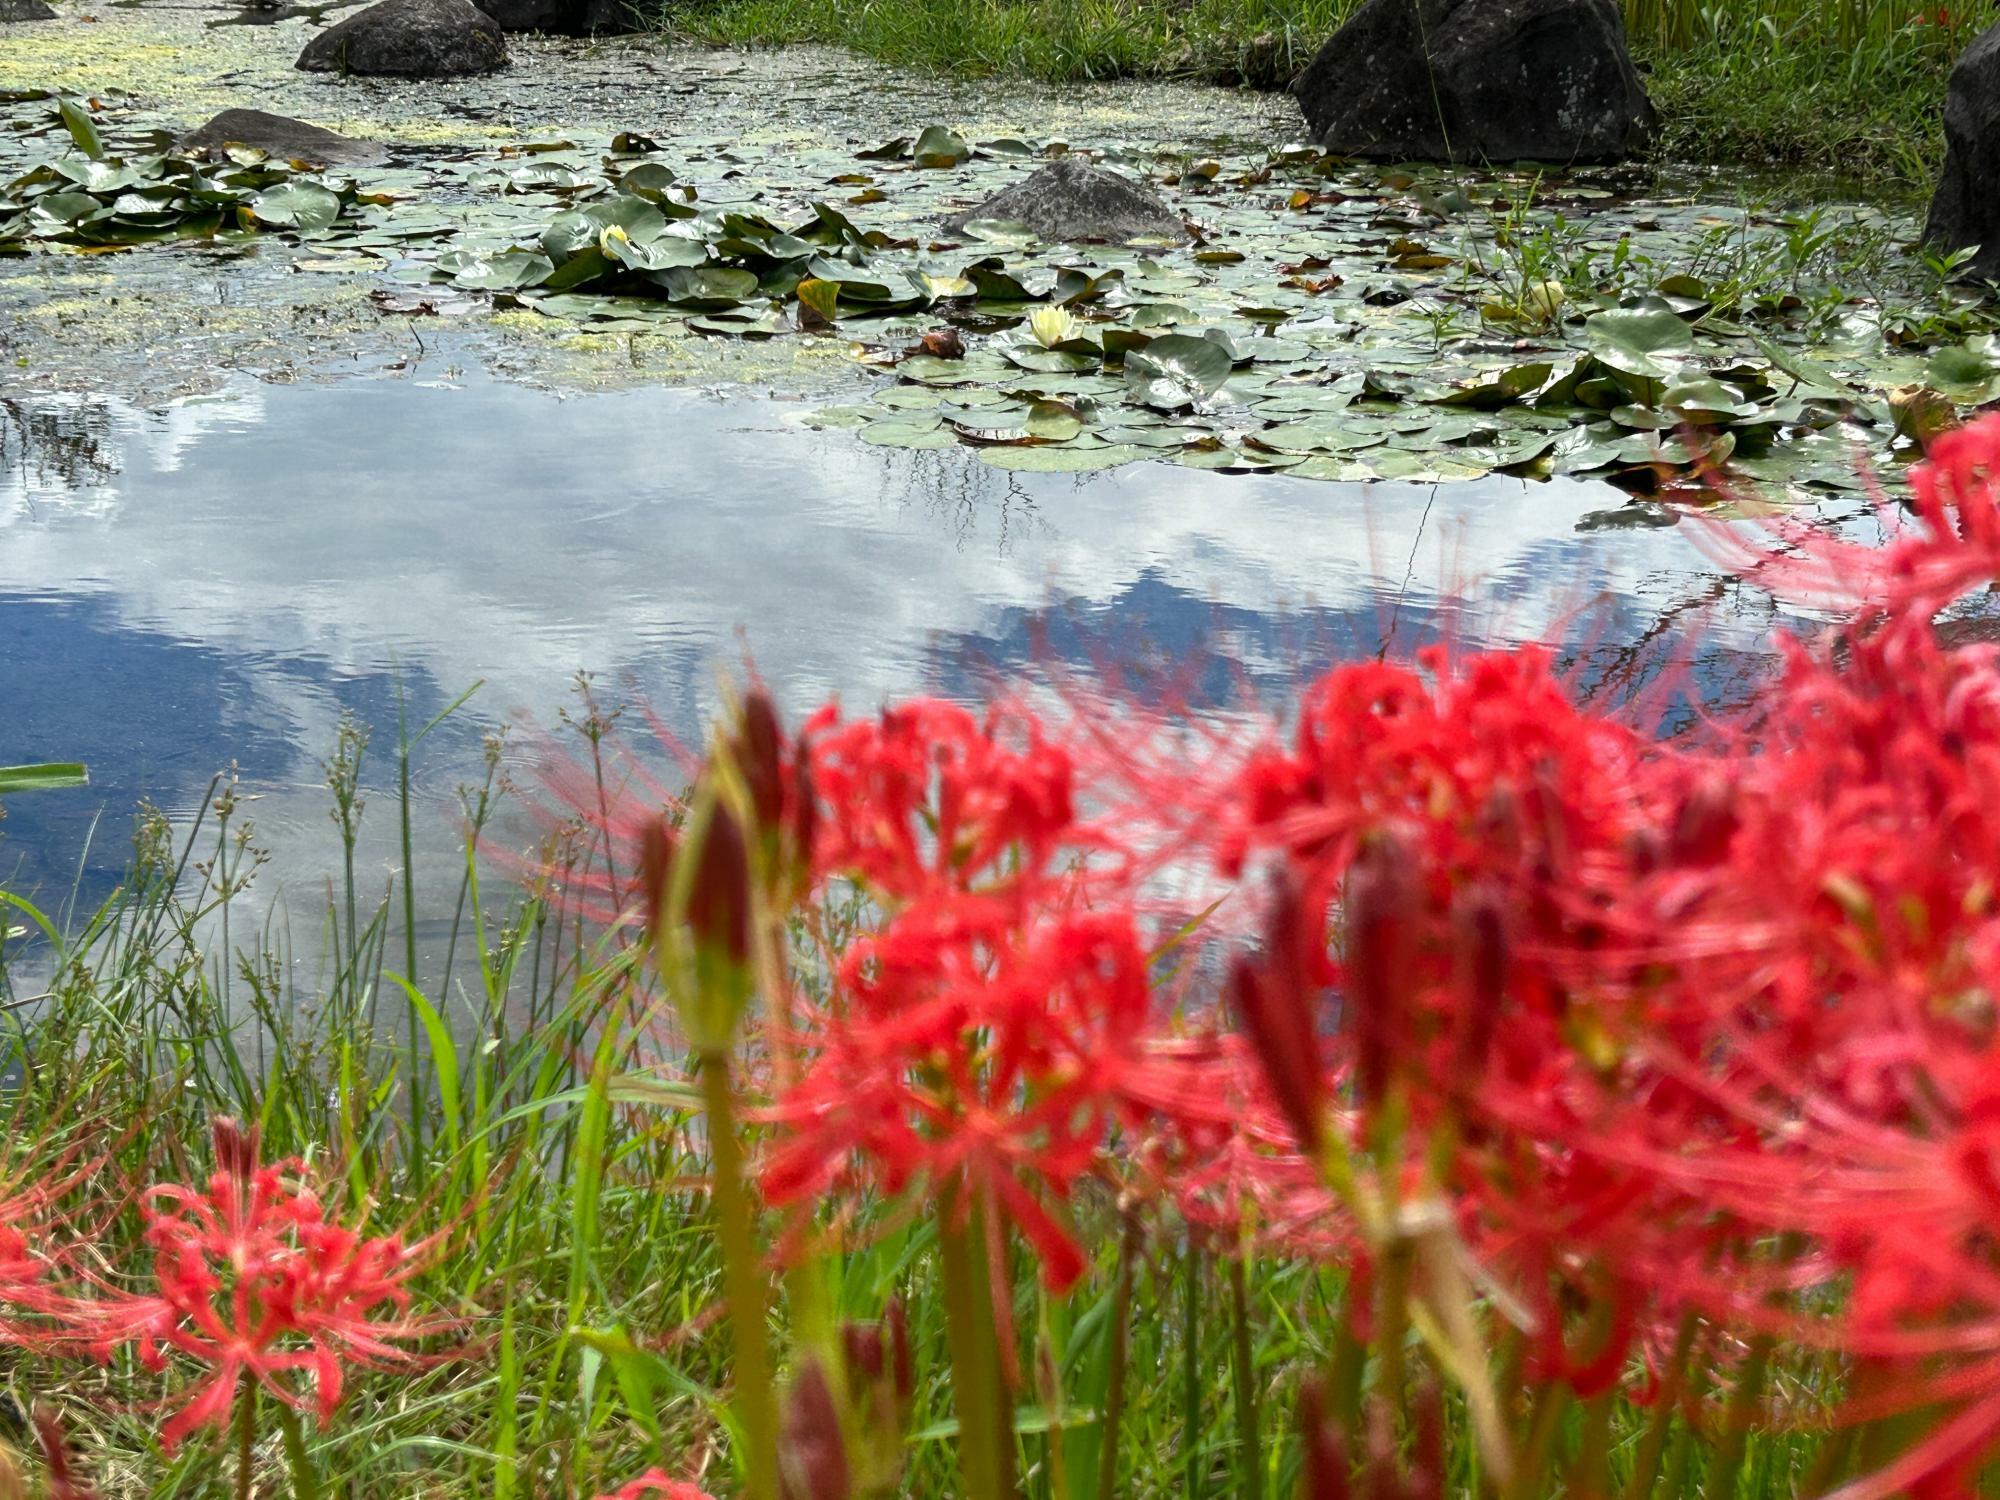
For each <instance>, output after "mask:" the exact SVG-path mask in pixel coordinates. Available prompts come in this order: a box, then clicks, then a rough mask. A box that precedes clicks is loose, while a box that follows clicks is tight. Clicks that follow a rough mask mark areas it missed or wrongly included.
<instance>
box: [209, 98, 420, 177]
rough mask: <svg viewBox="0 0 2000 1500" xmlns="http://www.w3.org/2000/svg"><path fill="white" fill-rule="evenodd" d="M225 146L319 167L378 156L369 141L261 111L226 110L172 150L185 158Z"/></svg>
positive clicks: (379, 151)
mask: <svg viewBox="0 0 2000 1500" xmlns="http://www.w3.org/2000/svg"><path fill="white" fill-rule="evenodd" d="M224 146H254V147H256V149H257V150H259V151H264V152H268V153H269V154H270V155H272V156H275V157H278V158H280V159H281V160H284V161H308V162H316V163H320V164H332V163H338V162H356V161H369V160H372V159H373V158H375V157H377V156H380V155H381V148H380V147H379V146H377V145H375V144H374V143H373V142H372V141H357V140H351V139H349V138H348V137H347V136H344V135H336V134H335V133H334V132H333V131H331V130H322V129H321V128H320V127H319V126H317V125H308V124H306V122H305V121H303V120H294V119H291V118H289V117H288V116H285V115H273V114H267V113H266V112H265V111H263V110H261V109H225V110H224V111H223V112H222V113H221V114H219V115H217V116H216V117H215V118H214V119H212V120H210V121H209V122H208V123H207V124H206V125H203V126H201V127H199V128H198V129H195V130H190V131H189V132H188V133H187V134H186V135H184V136H182V137H181V138H180V139H179V140H177V141H175V142H174V149H175V150H176V151H180V152H182V153H184V154H186V155H188V156H206V155H208V154H209V153H211V152H215V151H220V150H221V149H222V148H223V147H224Z"/></svg>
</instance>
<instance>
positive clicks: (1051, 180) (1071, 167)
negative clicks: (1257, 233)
mask: <svg viewBox="0 0 2000 1500" xmlns="http://www.w3.org/2000/svg"><path fill="white" fill-rule="evenodd" d="M979 219H1002V220H1007V221H1011V222H1013V223H1016V224H1025V225H1027V226H1028V228H1030V229H1032V230H1034V231H1035V233H1036V234H1037V235H1038V236H1040V237H1041V238H1042V239H1045V240H1050V241H1054V242H1058V243H1072V244H1073V243H1075V242H1077V241H1080V240H1104V241H1108V242H1110V243H1112V244H1120V245H1122V244H1126V243H1128V242H1129V241H1132V240H1184V239H1186V238H1187V225H1186V224H1185V223H1183V222H1182V220H1181V216H1180V215H1179V214H1177V213H1175V212H1174V211H1173V210H1172V209H1171V208H1169V207H1167V205H1166V204H1165V203H1163V202H1162V201H1161V200H1160V196H1159V195H1158V194H1157V193H1155V192H1154V191H1153V190H1152V189H1151V188H1149V187H1147V186H1146V185H1145V184H1144V183H1140V182H1134V181H1133V180H1132V179H1131V178H1130V177H1126V176H1124V175H1123V174H1121V173H1118V172H1112V171H1108V170H1107V169H1105V168H1103V167H1097V166H1092V165H1091V164H1090V163H1089V162H1087V161H1084V160H1083V159H1082V158H1081V157H1075V156H1059V157H1057V158H1056V159H1055V160H1054V161H1052V162H1050V163H1049V164H1048V165H1047V166H1046V167H1043V168H1042V169H1041V170H1040V171H1039V172H1036V173H1034V174H1033V175H1032V176H1030V177H1026V178H1023V179H1022V180H1021V181H1019V182H1017V183H1015V184H1014V185H1013V186H1012V187H1010V188H1006V189H1004V190H1003V191H1001V192H998V193H995V194H994V195H993V196H992V197H991V198H988V199H987V200H986V201H985V202H984V203H982V204H980V205H979V206H978V207H977V208H969V209H967V210H966V211H965V212H964V213H961V214H956V215H954V216H953V217H951V218H950V219H947V220H946V221H945V225H944V227H945V229H946V230H947V231H948V232H949V233H951V234H963V233H965V226H966V225H967V224H970V223H972V222H974V221H975V220H979Z"/></svg>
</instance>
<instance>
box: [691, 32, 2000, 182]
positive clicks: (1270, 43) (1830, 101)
mask: <svg viewBox="0 0 2000 1500" xmlns="http://www.w3.org/2000/svg"><path fill="white" fill-rule="evenodd" d="M1354 4H1355V0H1075V3H1071V4H1063V5H1049V4H1040V3H1029V0H667V8H666V10H665V12H664V14H663V18H662V24H663V25H664V26H665V27H666V28H667V29H669V30H671V31H674V32H677V33H679V34H681V35H684V36H687V37H689V38H691V39H694V40H698V41H703V42H707V43H711V44H717V45H730V46H766V45H783V44H788V43H801V42H812V43H822V44H832V45H840V46H847V47H852V48H854V49H855V50H857V51H860V52H863V53H866V54H868V55H870V56H873V57H876V58H879V59H881V60H883V61H885V62H889V63H893V64H896V65H898V66H902V67H909V68H914V69H918V70H926V71H933V72H949V73H973V74H990V75H999V76H1005V75H1010V74H1016V75H1023V76H1027V77H1031V78H1036V79H1040V80H1044V81H1048V82H1055V83H1065V82H1083V81H1104V80H1110V79H1128V78H1134V79H1190V80H1197V81H1202V82H1214V83H1224V84H1248V85H1250V86H1253V87H1264V88H1277V87H1282V86H1283V83H1284V81H1285V80H1286V79H1287V78H1289V77H1290V76H1291V75H1292V74H1293V73H1295V72H1296V71H1297V70H1298V69H1299V68H1301V67H1303V65H1304V64H1305V62H1306V61H1307V60H1309V59H1310V58H1311V56H1312V55H1313V52H1314V50H1315V49H1316V48H1317V47H1318V46H1319V45H1320V43H1321V42H1322V41H1324V40H1325V38H1326V37H1327V36H1329V35H1331V34H1332V32H1333V30H1334V28H1335V27H1336V26H1337V25H1338V24H1339V23H1340V21H1341V19H1342V18H1343V17H1344V16H1345V15H1347V14H1348V13H1349V12H1351V11H1352V9H1353V8H1354ZM1626 8H1627V13H1628V17H1629V19H1630V23H1631V28H1632V34H1633V50H1634V53H1635V56H1636V59H1637V61H1638V63H1639V65H1640V67H1641V68H1642V70H1644V71H1645V72H1646V73H1647V75H1648V77H1647V82H1648V87H1649V89H1650V91H1651V93H1652V96H1653V100H1654V103H1655V104H1656V105H1657V106H1658V108H1659V111H1660V116H1661V122H1662V130H1661V135H1660V139H1659V142H1658V144H1657V146H1656V148H1655V153H1654V155H1655V159H1656V160H1660V161H1664V162H1673V163H1685V164H1695V165H1724V164H1726V165H1742V166H1752V167H1759V168H1770V169H1782V170H1804V171H1814V172H1831V173H1839V174H1843V175H1848V176H1853V177H1858V178H1862V179H1865V180H1867V181H1868V182H1869V183H1870V184H1871V186H1873V187H1874V188H1876V189H1900V190H1912V189H1916V188H1918V187H1922V188H1924V189H1928V187H1929V185H1930V183H1931V181H1932V179H1933V177H1934V176H1935V173H1936V170H1937V166H1938V163H1939V161H1940V160H1941V158H1942V155H1943V137H1942V112H1943V104H1944V89H1945V79H1946V77H1947V75H1948V74H1949V72H1950V69H1951V65H1952V63H1953V61H1954V60H1955V59H1956V57H1957V56H1958V54H1959V53H1960V52H1961V51H1962V50H1963V49H1964V47H1965V46H1967V45H1968V44H1969V43H1970V42H1971V40H1972V39H1973V38H1974V37H1975V36H1977V35H1978V34H1979V31H1980V29H1981V28H1983V27H1984V26H1985V25H1986V24H1988V23H1990V22H1992V21H1993V20H1994V19H1995V18H1996V16H2000V7H1996V6H1995V5H1994V4H1993V3H1992V0H1977V3H1975V4H1972V5H1970V6H1967V7H1953V8H1952V9H1951V10H1950V11H1949V12H1945V11H1939V10H1936V9H1935V7H1931V8H1930V9H1929V11H1928V12H1927V11H1926V7H1924V6H1923V5H1920V4H1918V3H1916V0H1831V3H1829V4H1827V5H1824V6H1810V7H1805V6H1796V5H1795V4H1794V3H1793V0H1722V3H1718V4H1711V5H1706V6H1696V5H1693V4H1691V3H1688V0H1626ZM1940 16H1941V17H1944V20H1943V21H1942V23H1940V22H1939V21H1938V20H1937V17H1940Z"/></svg>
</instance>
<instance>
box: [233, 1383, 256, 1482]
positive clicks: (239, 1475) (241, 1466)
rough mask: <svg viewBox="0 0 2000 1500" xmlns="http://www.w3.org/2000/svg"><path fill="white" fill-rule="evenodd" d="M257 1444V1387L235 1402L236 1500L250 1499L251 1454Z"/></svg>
mask: <svg viewBox="0 0 2000 1500" xmlns="http://www.w3.org/2000/svg"><path fill="white" fill-rule="evenodd" d="M256 1446H257V1388H256V1387H255V1386H254V1385H253V1386H252V1387H251V1388H250V1389H249V1390H248V1391H246V1392H244V1394H243V1399H242V1400H240V1401H238V1402H237V1403H236V1500H250V1479H251V1472H250V1470H251V1464H252V1462H253V1458H252V1454H253V1451H254V1450H255V1448H256Z"/></svg>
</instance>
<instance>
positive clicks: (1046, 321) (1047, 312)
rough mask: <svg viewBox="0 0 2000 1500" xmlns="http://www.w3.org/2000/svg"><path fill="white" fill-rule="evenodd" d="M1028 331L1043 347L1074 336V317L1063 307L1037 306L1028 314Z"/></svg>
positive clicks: (1047, 347)
mask: <svg viewBox="0 0 2000 1500" xmlns="http://www.w3.org/2000/svg"><path fill="white" fill-rule="evenodd" d="M1028 332H1030V333H1032V334H1033V335H1034V336H1035V342H1036V343H1038V344H1040V345H1041V346H1042V347H1043V348H1044V349H1053V348H1055V346H1056V345H1057V344H1060V343H1061V342H1062V341H1063V340H1064V339H1072V338H1075V337H1076V319H1075V318H1074V317H1072V316H1070V314H1069V312H1068V310H1067V309H1065V308H1060V307H1038V308H1036V309H1035V310H1034V311H1033V312H1032V313H1030V314H1029V315H1028Z"/></svg>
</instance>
